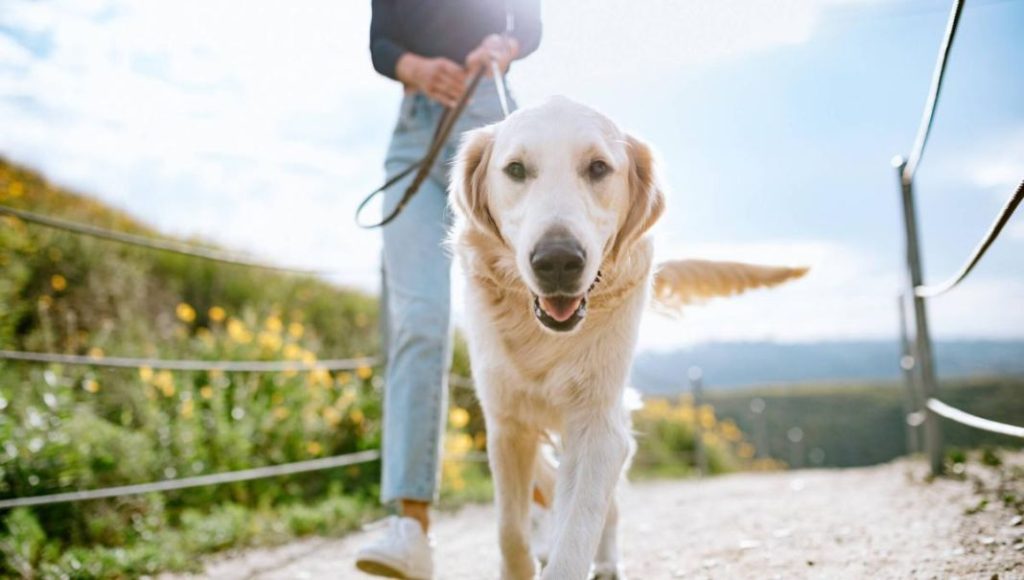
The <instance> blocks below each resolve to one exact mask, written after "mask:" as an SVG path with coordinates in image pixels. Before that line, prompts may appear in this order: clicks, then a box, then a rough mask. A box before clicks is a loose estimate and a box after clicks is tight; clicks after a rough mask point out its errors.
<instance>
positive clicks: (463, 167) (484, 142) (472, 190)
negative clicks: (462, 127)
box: [449, 126, 501, 238]
mask: <svg viewBox="0 0 1024 580" xmlns="http://www.w3.org/2000/svg"><path fill="white" fill-rule="evenodd" d="M494 131H495V129H494V127H493V126H488V127H482V128H480V129H475V130H473V131H468V132H466V134H465V135H463V137H462V141H461V143H460V144H459V151H458V153H457V154H456V155H455V164H454V167H453V170H452V173H451V183H450V184H449V188H450V191H451V194H452V198H453V199H454V201H455V205H456V207H457V208H458V209H459V211H461V212H462V214H463V215H464V216H466V218H467V219H468V220H469V222H470V223H471V224H472V225H473V226H474V227H476V228H478V229H480V230H483V231H486V232H490V233H493V234H494V235H495V236H497V237H499V238H500V237H501V234H500V233H499V232H498V224H497V223H496V222H495V221H494V217H493V216H492V215H491V211H490V209H489V208H488V206H487V184H486V183H485V181H486V179H485V178H486V176H487V166H488V165H489V164H490V160H491V149H492V147H493V145H494Z"/></svg>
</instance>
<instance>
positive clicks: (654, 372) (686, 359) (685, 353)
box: [632, 340, 1024, 394]
mask: <svg viewBox="0 0 1024 580" xmlns="http://www.w3.org/2000/svg"><path fill="white" fill-rule="evenodd" d="M935 351H936V360H937V369H938V372H939V375H940V376H942V377H963V376H972V375H1013V374H1024V341H988V340H971V341H966V340H965V341H941V342H938V343H937V344H936V345H935ZM899 355H900V350H899V345H898V344H897V342H896V341H891V342H889V341H851V342H817V343H794V344H780V343H773V342H735V343H732V342H727V343H708V344H702V345H697V346H694V347H692V348H689V349H685V350H677V351H672V352H643V353H640V354H639V355H638V356H637V358H636V362H635V363H634V365H633V372H632V381H633V384H634V386H635V387H636V388H638V389H640V390H641V391H643V392H645V393H648V394H676V393H678V392H679V391H680V389H681V388H684V387H685V386H686V377H687V371H688V370H689V368H690V367H693V366H699V367H700V368H701V369H702V370H703V373H704V385H705V388H706V389H707V390H709V391H710V390H732V389H737V388H743V387H749V386H755V385H771V384H792V383H807V382H822V381H827V382H832V381H861V382H863V381H879V380H882V381H893V380H898V379H899V378H900V369H899Z"/></svg>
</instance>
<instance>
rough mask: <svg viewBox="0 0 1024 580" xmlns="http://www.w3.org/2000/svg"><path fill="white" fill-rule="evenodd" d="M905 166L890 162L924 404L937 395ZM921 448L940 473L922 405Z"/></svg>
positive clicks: (934, 419)
mask: <svg viewBox="0 0 1024 580" xmlns="http://www.w3.org/2000/svg"><path fill="white" fill-rule="evenodd" d="M906 165H907V162H906V160H905V159H903V158H902V157H900V156H897V157H895V158H894V159H893V166H894V167H895V168H896V175H897V178H898V179H899V183H900V194H901V195H900V197H901V198H902V201H903V229H904V233H905V235H906V252H907V256H906V257H907V272H908V274H909V278H910V288H909V292H910V295H911V298H912V299H913V304H914V340H913V343H912V344H913V347H914V348H913V356H914V369H915V370H916V371H917V374H918V377H919V380H920V384H921V391H922V392H921V395H922V396H923V397H924V402H925V403H927V401H928V399H932V398H935V397H936V395H937V392H936V384H935V366H934V362H933V360H932V339H931V335H930V334H929V333H928V312H927V308H926V307H925V303H924V298H922V297H920V296H918V295H917V293H916V292H915V291H914V289H915V288H917V287H918V286H921V285H922V284H923V281H924V275H923V274H922V268H921V252H920V248H919V246H918V235H917V210H916V209H915V208H914V184H913V182H911V181H910V180H909V179H906V178H905V177H906V175H905V169H906ZM924 444H925V445H924V446H925V451H927V453H928V462H929V464H930V466H931V472H932V474H933V475H940V474H941V473H942V455H943V450H942V431H941V425H940V424H939V417H938V416H937V415H936V414H935V413H933V412H932V411H931V410H929V409H927V405H925V420H924Z"/></svg>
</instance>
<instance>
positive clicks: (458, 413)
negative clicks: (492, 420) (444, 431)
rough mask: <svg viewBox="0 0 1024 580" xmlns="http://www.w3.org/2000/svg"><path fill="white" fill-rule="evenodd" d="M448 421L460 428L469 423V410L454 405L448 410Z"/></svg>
mask: <svg viewBox="0 0 1024 580" xmlns="http://www.w3.org/2000/svg"><path fill="white" fill-rule="evenodd" d="M448 422H449V423H450V424H451V426H452V427H455V428H456V429H462V428H463V427H465V426H466V425H468V424H469V411H467V410H465V409H463V408H462V407H455V408H453V409H452V410H451V411H449V412H448Z"/></svg>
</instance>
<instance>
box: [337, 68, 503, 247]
mask: <svg viewBox="0 0 1024 580" xmlns="http://www.w3.org/2000/svg"><path fill="white" fill-rule="evenodd" d="M484 71H485V67H480V68H479V69H478V70H477V71H476V73H475V74H474V75H473V76H472V77H471V78H470V80H469V86H467V87H466V90H465V91H464V92H463V93H462V96H461V97H459V100H458V102H457V103H455V106H454V107H452V108H447V109H445V110H444V113H443V114H442V115H441V118H440V119H439V120H438V122H437V128H436V129H435V130H434V138H433V140H432V141H431V143H430V148H429V149H428V150H427V154H426V155H424V156H423V158H422V159H420V160H419V161H417V162H415V163H413V164H412V165H410V166H409V167H406V168H405V169H403V170H402V171H401V172H399V173H398V175H395V176H394V177H392V178H391V179H389V180H387V181H386V182H384V185H382V186H380V187H378V188H377V189H375V190H373V191H372V192H370V195H367V196H366V199H364V200H363V201H362V203H360V204H359V207H357V208H356V215H355V220H356V224H357V225H358V226H359V227H361V228H365V229H373V228H379V227H382V226H386V225H388V224H389V223H391V222H392V221H394V219H395V218H397V217H398V215H399V214H400V213H402V210H404V209H405V206H407V205H409V201H411V200H412V198H413V196H414V195H416V192H417V191H419V189H420V186H421V185H423V182H424V181H426V179H427V176H429V175H430V170H431V168H433V166H434V162H435V161H437V156H438V155H440V154H441V150H442V149H444V145H445V143H446V142H447V141H448V136H449V135H451V132H452V128H454V127H455V122H456V121H458V120H459V117H460V116H461V115H462V112H463V111H464V110H465V109H466V105H467V104H469V99H470V98H471V97H472V96H473V93H474V92H476V87H477V85H479V84H480V79H481V78H482V77H483V76H484ZM417 170H418V171H417ZM413 171H416V177H414V178H413V180H412V183H411V184H409V187H408V188H406V190H405V193H404V194H402V199H400V200H399V201H398V205H396V206H395V209H393V210H391V212H390V213H388V214H387V215H386V216H384V218H383V219H382V220H380V221H379V222H377V223H365V222H363V221H362V220H361V219H360V218H361V217H362V214H363V210H364V209H366V206H367V205H369V204H370V202H371V201H372V200H373V198H375V197H377V196H378V195H380V194H381V193H384V191H385V190H387V189H388V188H389V187H391V186H392V185H394V184H396V183H398V182H399V181H401V180H402V179H403V178H405V177H407V176H408V175H409V174H411V173H412V172H413Z"/></svg>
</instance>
